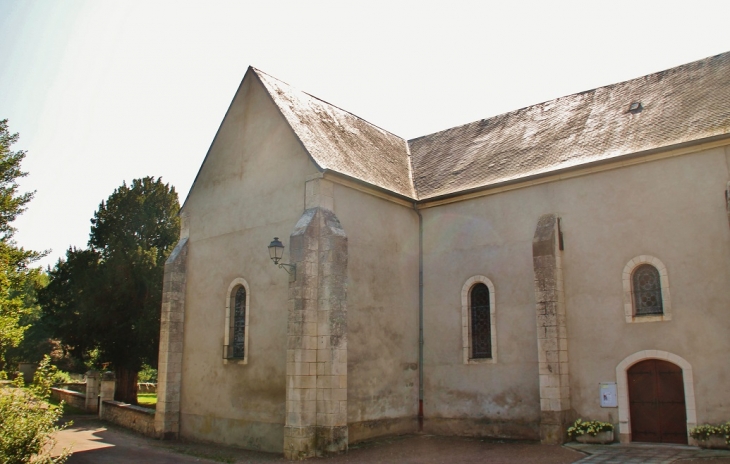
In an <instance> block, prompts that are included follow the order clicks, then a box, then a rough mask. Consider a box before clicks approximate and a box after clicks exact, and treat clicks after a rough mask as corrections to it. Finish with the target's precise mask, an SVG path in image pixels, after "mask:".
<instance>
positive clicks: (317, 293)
mask: <svg viewBox="0 0 730 464" xmlns="http://www.w3.org/2000/svg"><path fill="white" fill-rule="evenodd" d="M290 244H291V250H290V256H291V261H292V263H293V264H295V265H296V266H297V279H296V281H294V282H290V283H289V294H290V305H289V315H288V321H289V322H288V327H287V337H288V347H287V365H286V424H285V427H284V428H285V430H284V455H285V457H286V458H287V459H291V460H301V459H307V458H310V457H314V456H322V455H325V454H329V453H338V452H342V451H345V450H347V443H348V432H347V258H348V253H347V236H346V234H345V232H344V230H343V229H342V226H341V225H340V222H339V220H338V219H337V217H336V216H335V214H334V213H333V212H332V211H331V210H329V209H327V208H324V207H321V206H314V207H312V208H308V209H307V210H306V211H304V213H303V214H302V216H301V218H300V219H299V221H298V222H297V225H296V226H295V228H294V232H293V233H292V234H291V239H290Z"/></svg>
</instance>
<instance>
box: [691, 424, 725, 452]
mask: <svg viewBox="0 0 730 464" xmlns="http://www.w3.org/2000/svg"><path fill="white" fill-rule="evenodd" d="M689 436H690V437H692V438H694V439H695V440H697V445H698V446H699V447H700V448H715V449H730V421H728V422H725V423H724V424H720V425H710V424H703V425H698V426H697V427H692V428H691V429H690V431H689Z"/></svg>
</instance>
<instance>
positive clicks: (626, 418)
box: [616, 350, 697, 443]
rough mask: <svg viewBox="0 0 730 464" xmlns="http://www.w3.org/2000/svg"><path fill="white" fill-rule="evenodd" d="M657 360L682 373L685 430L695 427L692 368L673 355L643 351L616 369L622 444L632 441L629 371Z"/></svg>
mask: <svg viewBox="0 0 730 464" xmlns="http://www.w3.org/2000/svg"><path fill="white" fill-rule="evenodd" d="M652 359H655V360H659V361H663V362H668V363H671V364H674V365H676V366H677V367H679V368H680V369H681V371H682V387H683V389H684V406H685V415H686V430H689V429H690V428H691V427H694V426H696V425H697V412H696V407H695V395H694V379H693V374H692V366H691V365H690V364H689V363H688V362H687V361H686V360H685V359H684V358H682V357H680V356H677V355H675V354H673V353H669V352H667V351H660V350H645V351H639V352H637V353H634V354H632V355H631V356H628V357H627V358H626V359H624V360H623V361H621V363H619V365H618V366H617V367H616V379H617V381H618V382H617V387H618V416H619V434H620V435H619V437H620V439H621V442H622V443H627V442H630V441H632V430H631V424H632V420H631V405H630V397H629V381H628V378H629V375H628V373H629V370H630V369H631V368H632V366H634V365H636V364H638V363H640V362H642V361H646V360H652Z"/></svg>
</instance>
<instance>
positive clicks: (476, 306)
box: [469, 283, 492, 359]
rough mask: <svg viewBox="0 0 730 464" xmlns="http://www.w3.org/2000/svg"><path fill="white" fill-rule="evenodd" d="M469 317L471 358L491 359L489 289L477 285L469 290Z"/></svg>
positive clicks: (480, 284)
mask: <svg viewBox="0 0 730 464" xmlns="http://www.w3.org/2000/svg"><path fill="white" fill-rule="evenodd" d="M469 303H470V304H469V306H470V308H469V310H470V316H471V324H470V329H471V330H470V331H471V358H472V359H483V358H491V357H492V324H491V321H490V319H491V318H490V317H489V316H490V313H489V288H487V286H486V285H484V284H483V283H478V284H476V285H474V286H473V287H472V288H471V295H470V298H469Z"/></svg>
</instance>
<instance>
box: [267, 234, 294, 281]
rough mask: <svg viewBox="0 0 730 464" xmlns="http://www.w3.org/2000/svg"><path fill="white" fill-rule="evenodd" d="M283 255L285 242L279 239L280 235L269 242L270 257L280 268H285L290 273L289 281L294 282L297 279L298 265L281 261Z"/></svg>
mask: <svg viewBox="0 0 730 464" xmlns="http://www.w3.org/2000/svg"><path fill="white" fill-rule="evenodd" d="M282 256H284V244H283V243H281V242H280V241H279V237H274V240H272V241H271V243H269V257H270V258H271V260H272V261H273V262H274V264H275V265H277V266H279V269H284V270H285V271H286V273H287V274H289V281H290V282H294V281H295V280H297V265H296V264H287V263H280V262H279V261H281V257H282Z"/></svg>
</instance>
